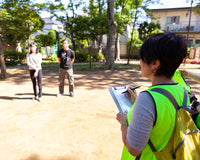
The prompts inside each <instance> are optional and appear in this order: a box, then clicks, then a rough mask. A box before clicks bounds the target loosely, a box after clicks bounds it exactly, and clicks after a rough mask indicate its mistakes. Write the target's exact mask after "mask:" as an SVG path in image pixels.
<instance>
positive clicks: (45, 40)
mask: <svg viewBox="0 0 200 160" xmlns="http://www.w3.org/2000/svg"><path fill="white" fill-rule="evenodd" d="M56 37H57V35H56V31H55V30H53V29H50V30H49V32H48V34H47V35H45V34H44V33H41V34H39V35H37V36H35V42H36V43H37V44H38V47H39V48H41V47H47V46H53V45H54V44H56V42H57V38H56ZM46 51H47V50H46Z"/></svg>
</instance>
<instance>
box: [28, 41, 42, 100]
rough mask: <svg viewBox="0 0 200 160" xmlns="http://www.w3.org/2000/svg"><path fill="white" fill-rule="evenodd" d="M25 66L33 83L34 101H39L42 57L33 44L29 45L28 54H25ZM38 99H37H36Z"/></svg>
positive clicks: (40, 95)
mask: <svg viewBox="0 0 200 160" xmlns="http://www.w3.org/2000/svg"><path fill="white" fill-rule="evenodd" d="M26 59H27V65H28V67H29V71H30V77H31V81H32V83H33V91H34V98H33V99H34V100H38V101H41V98H42V66H41V63H42V55H41V53H39V49H38V47H37V44H36V43H35V42H32V43H31V44H30V52H29V53H27V54H26ZM36 79H37V83H38V87H39V93H37V88H36ZM37 98H38V99H37Z"/></svg>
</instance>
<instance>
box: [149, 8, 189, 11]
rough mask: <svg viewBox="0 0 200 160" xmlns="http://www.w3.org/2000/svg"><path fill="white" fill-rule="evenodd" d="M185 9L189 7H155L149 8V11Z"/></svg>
mask: <svg viewBox="0 0 200 160" xmlns="http://www.w3.org/2000/svg"><path fill="white" fill-rule="evenodd" d="M186 9H190V7H179V8H157V9H151V11H167V10H186Z"/></svg>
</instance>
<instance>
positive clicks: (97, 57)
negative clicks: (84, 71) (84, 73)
mask: <svg viewBox="0 0 200 160" xmlns="http://www.w3.org/2000/svg"><path fill="white" fill-rule="evenodd" d="M103 59H105V56H104V55H103V54H101V55H99V53H94V54H92V60H93V61H94V62H100V61H102V60H103Z"/></svg>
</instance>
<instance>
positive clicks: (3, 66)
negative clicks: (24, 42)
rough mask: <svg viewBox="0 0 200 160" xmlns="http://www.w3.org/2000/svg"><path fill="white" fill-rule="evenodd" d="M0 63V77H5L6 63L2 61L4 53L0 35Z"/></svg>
mask: <svg viewBox="0 0 200 160" xmlns="http://www.w3.org/2000/svg"><path fill="white" fill-rule="evenodd" d="M0 63H1V75H0V77H1V78H3V79H5V78H6V76H7V74H6V64H5V61H4V54H3V46H2V42H1V37H0Z"/></svg>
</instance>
